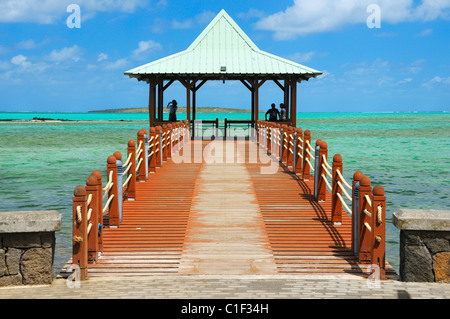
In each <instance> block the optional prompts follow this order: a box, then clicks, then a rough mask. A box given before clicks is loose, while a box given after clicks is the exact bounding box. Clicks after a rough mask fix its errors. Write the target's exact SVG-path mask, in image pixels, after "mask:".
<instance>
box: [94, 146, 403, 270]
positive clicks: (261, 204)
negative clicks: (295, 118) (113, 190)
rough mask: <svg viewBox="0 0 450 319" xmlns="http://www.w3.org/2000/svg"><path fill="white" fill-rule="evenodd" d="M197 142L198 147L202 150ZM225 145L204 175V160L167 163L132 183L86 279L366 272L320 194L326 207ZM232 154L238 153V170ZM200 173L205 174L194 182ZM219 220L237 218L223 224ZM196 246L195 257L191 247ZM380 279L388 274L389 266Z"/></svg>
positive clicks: (307, 187)
mask: <svg viewBox="0 0 450 319" xmlns="http://www.w3.org/2000/svg"><path fill="white" fill-rule="evenodd" d="M200 143H202V148H205V147H206V146H207V145H209V144H210V143H211V142H206V141H203V142H200ZM226 143H228V144H227V145H226V147H224V148H222V149H221V148H220V147H217V148H216V149H215V153H213V152H211V151H210V152H209V153H208V154H209V157H210V158H209V159H208V160H207V161H208V163H207V166H205V161H203V163H194V161H192V163H180V164H176V163H174V162H172V160H170V159H169V160H168V161H167V162H165V163H164V165H163V167H162V168H158V169H157V173H156V174H150V175H149V177H150V179H149V180H148V181H147V182H145V183H137V200H136V201H127V202H124V215H123V222H122V224H121V227H120V228H118V229H111V228H105V229H104V252H103V254H102V256H101V258H100V259H99V261H98V263H97V264H95V265H90V268H89V275H90V276H110V275H118V276H146V275H155V274H170V273H172V274H174V273H180V272H181V273H202V272H201V271H200V272H198V271H194V272H192V269H193V268H194V266H195V267H197V268H196V269H197V270H198V269H203V273H208V272H209V273H215V274H218V273H224V274H226V273H241V272H240V271H237V272H236V269H237V268H239V267H243V268H246V269H247V270H248V269H249V267H248V262H244V261H243V260H244V259H243V258H242V257H243V256H245V254H250V255H252V256H253V258H250V259H253V260H257V261H258V262H261V263H260V266H261V269H264V267H266V266H267V267H268V268H266V269H274V271H273V270H269V271H268V272H265V273H272V272H273V273H279V274H324V275H325V274H326V275H328V274H353V275H358V276H365V275H366V273H367V271H366V268H367V267H366V265H363V264H359V263H358V262H357V260H356V258H355V257H354V256H353V254H352V252H351V251H350V246H351V219H350V217H349V216H348V215H347V214H346V213H345V212H343V214H342V215H343V223H342V225H341V226H335V225H333V224H332V223H330V217H331V216H330V211H331V209H330V204H331V203H330V195H329V194H327V200H326V202H325V203H317V202H316V201H315V200H314V198H313V196H312V189H313V180H311V181H301V180H300V179H299V177H298V176H296V175H294V174H292V173H290V172H289V170H288V169H287V168H286V167H284V166H283V165H281V166H280V167H279V168H278V170H277V171H276V173H275V174H261V167H263V166H267V165H268V164H261V163H253V162H251V163H249V158H250V156H249V153H248V150H249V147H250V146H251V147H254V146H253V145H251V143H253V142H248V141H245V142H243V141H238V142H231V144H232V148H234V151H235V153H234V154H232V155H231V157H230V156H229V154H226V153H227V152H228V151H229V150H230V149H231V148H229V147H230V142H226ZM211 146H212V145H209V147H211ZM242 146H244V147H242ZM238 150H240V151H241V152H242V150H244V155H243V154H242V153H241V154H240V156H241V158H240V159H239V161H237V159H238V156H237V154H239V152H238ZM211 156H213V157H214V156H215V157H217V159H219V158H220V157H222V159H223V162H225V163H219V164H217V163H212V162H211ZM230 158H231V159H233V158H234V162H233V163H234V164H232V165H229V164H227V161H229V160H230ZM244 159H245V160H244ZM244 162H245V163H244ZM236 163H238V164H236ZM239 163H240V164H239ZM235 164H236V166H235V167H234V168H233V167H232V166H233V165H235ZM202 169H204V171H203V172H204V173H206V175H205V174H203V175H201V176H202V177H200V174H201V172H202ZM227 170H228V171H227ZM244 171H245V172H244ZM236 172H238V173H236ZM227 177H228V179H227ZM221 179H222V180H223V183H221V182H220V181H221ZM236 190H237V191H236ZM244 193H248V194H252V195H251V196H253V197H251V196H250V197H246V196H244V197H245V204H248V205H250V206H252V208H251V209H250V206H249V207H245V205H244V207H240V206H242V204H243V201H244V199H243V198H239V196H241V195H242V194H244ZM214 194H215V198H214V196H213V195H214ZM230 196H231V197H230ZM230 198H231V199H232V200H230ZM250 198H253V199H250ZM224 199H226V200H225V202H224V201H223V200H224ZM224 203H226V204H227V205H225V206H224ZM255 205H256V206H255ZM239 208H243V209H242V210H241V212H240V213H241V214H243V213H249V212H251V213H252V214H256V215H254V216H255V217H256V216H258V217H256V219H254V221H253V223H254V226H255V227H256V228H257V229H259V230H258V235H251V233H252V231H249V229H248V228H249V224H245V223H243V221H244V220H245V218H241V216H240V214H239ZM255 209H256V210H255ZM224 211H236V212H237V213H236V214H230V215H229V216H225V214H224ZM208 214H210V215H211V216H212V217H213V219H214V218H215V222H217V221H220V223H221V227H222V230H224V231H225V232H224V234H226V239H227V240H225V241H224V240H223V239H224V236H223V234H222V235H220V232H216V235H217V236H218V237H217V238H216V239H214V235H215V234H214V229H213V228H214V227H217V225H213V224H211V223H210V224H209V225H207V224H205V223H203V224H202V223H201V222H200V221H201V219H202V218H204V217H206V216H207V215H208ZM255 217H254V218H255ZM199 218H200V219H199ZM248 221H249V220H247V222H248ZM203 222H205V220H203ZM251 227H253V226H251ZM217 229H220V227H218V228H216V230H217ZM205 236H206V237H205ZM220 237H222V239H220ZM239 237H240V238H242V240H241V241H240V242H239V243H237V242H236V240H235V239H233V238H239ZM198 243H201V245H200V246H201V249H200V246H196V248H194V246H192V245H197V244H198ZM217 247H222V248H219V249H218V248H217ZM255 247H259V248H258V249H259V250H258V249H256V250H255ZM183 253H184V256H183ZM200 255H202V256H201V257H202V258H201V259H202V262H201V263H199V262H198V257H199V256H200ZM194 257H195V258H194ZM196 258H197V259H196ZM189 263H191V264H189ZM217 263H221V264H222V265H221V266H220V267H217ZM264 263H266V264H267V265H266V266H263V264H264ZM200 264H201V267H199V265H200ZM270 265H274V266H273V267H274V268H271V267H272V266H270ZM180 266H181V268H180ZM211 269H215V270H214V271H212V272H211ZM250 269H253V270H254V269H255V267H250ZM387 271H388V274H389V273H390V274H393V273H394V271H393V269H392V267H390V266H389V265H388V267H387ZM244 273H252V272H251V271H250V272H248V271H244ZM253 273H264V272H258V271H254V272H253Z"/></svg>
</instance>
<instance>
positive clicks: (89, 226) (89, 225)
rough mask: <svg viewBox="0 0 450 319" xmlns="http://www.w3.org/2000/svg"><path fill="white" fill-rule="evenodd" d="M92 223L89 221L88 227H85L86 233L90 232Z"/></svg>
mask: <svg viewBox="0 0 450 319" xmlns="http://www.w3.org/2000/svg"><path fill="white" fill-rule="evenodd" d="M92 225H93V224H92V222H89V224H88V228H87V233H88V235H89V233H90V232H91V229H92Z"/></svg>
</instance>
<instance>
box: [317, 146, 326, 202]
mask: <svg viewBox="0 0 450 319" xmlns="http://www.w3.org/2000/svg"><path fill="white" fill-rule="evenodd" d="M324 156H325V158H324ZM327 157H328V144H327V143H326V142H324V141H322V142H321V143H320V148H319V160H318V163H319V165H318V168H319V173H318V174H317V175H318V177H319V187H318V193H317V200H318V201H319V202H324V201H325V200H326V191H327V186H326V182H325V181H324V180H323V179H324V177H325V178H327V173H326V171H325V168H323V166H322V165H325V164H324V163H325V161H326V160H327Z"/></svg>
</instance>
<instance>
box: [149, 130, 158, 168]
mask: <svg viewBox="0 0 450 319" xmlns="http://www.w3.org/2000/svg"><path fill="white" fill-rule="evenodd" d="M149 141H150V142H149V143H150V145H149V146H148V151H149V152H150V153H149V154H148V171H149V172H150V173H155V172H156V152H157V151H156V147H157V146H158V145H156V143H157V138H156V129H155V128H154V127H150V135H149Z"/></svg>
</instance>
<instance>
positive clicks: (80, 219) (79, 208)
mask: <svg viewBox="0 0 450 319" xmlns="http://www.w3.org/2000/svg"><path fill="white" fill-rule="evenodd" d="M82 221H83V218H82V216H81V206H77V223H78V224H81V222H82Z"/></svg>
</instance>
